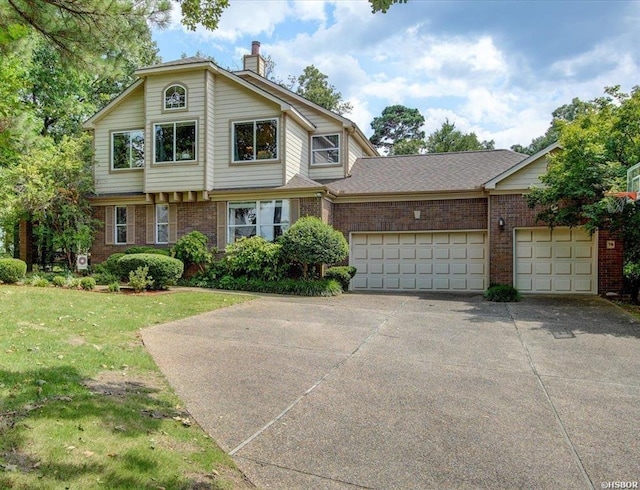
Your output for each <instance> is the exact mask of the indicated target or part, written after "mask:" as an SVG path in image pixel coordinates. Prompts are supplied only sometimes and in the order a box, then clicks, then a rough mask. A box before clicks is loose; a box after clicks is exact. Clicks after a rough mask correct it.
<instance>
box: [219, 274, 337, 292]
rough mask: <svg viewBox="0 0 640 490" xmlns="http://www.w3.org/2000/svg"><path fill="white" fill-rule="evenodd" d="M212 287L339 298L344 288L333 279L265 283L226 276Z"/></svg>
mask: <svg viewBox="0 0 640 490" xmlns="http://www.w3.org/2000/svg"><path fill="white" fill-rule="evenodd" d="M211 287H215V288H219V289H230V290H232V291H252V292H256V293H273V294H292V295H296V296H337V295H338V294H340V293H342V287H341V286H340V283H339V282H338V281H335V280H333V279H315V280H302V279H282V280H280V281H263V280H260V279H248V278H246V277H232V276H224V277H222V278H221V279H220V280H219V281H217V282H215V283H212V284H211Z"/></svg>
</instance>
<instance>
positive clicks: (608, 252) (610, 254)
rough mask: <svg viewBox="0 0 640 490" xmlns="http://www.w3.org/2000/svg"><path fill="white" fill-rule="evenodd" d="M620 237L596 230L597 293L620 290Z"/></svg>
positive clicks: (622, 253) (621, 253)
mask: <svg viewBox="0 0 640 490" xmlns="http://www.w3.org/2000/svg"><path fill="white" fill-rule="evenodd" d="M623 256H624V247H623V245H622V237H620V236H617V235H614V234H612V233H610V232H608V231H606V230H600V231H599V232H598V294H606V293H620V292H622V278H623V273H622V268H623V265H624V257H623Z"/></svg>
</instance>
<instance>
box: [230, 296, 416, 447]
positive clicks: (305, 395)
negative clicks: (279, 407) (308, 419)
mask: <svg viewBox="0 0 640 490" xmlns="http://www.w3.org/2000/svg"><path fill="white" fill-rule="evenodd" d="M408 301H409V299H408V298H407V299H405V300H404V301H403V302H402V303H401V304H400V306H398V307H397V308H396V309H395V310H393V311H392V312H391V313H389V315H387V316H386V317H385V318H384V320H382V322H380V324H379V325H377V326H376V327H374V328H373V330H372V331H371V333H370V334H369V335H368V336H367V337H366V338H365V339H364V340H363V341H362V342H360V344H358V346H357V347H356V348H355V349H354V350H353V351H352V352H351V353H350V354H348V355H347V356H345V357H344V359H342V360H340V361H338V362H337V363H336V364H335V365H334V366H333V367H332V368H331V369H330V370H329V371H328V372H327V373H326V374H325V375H324V376H322V377H321V378H320V379H319V380H318V381H316V382H315V383H314V384H313V386H311V387H310V388H309V389H308V390H306V391H305V392H304V393H303V394H302V395H300V396H299V397H298V398H296V399H295V400H294V401H293V402H292V403H291V404H290V405H289V406H288V407H286V408H285V409H284V410H283V411H282V412H280V413H279V414H278V415H276V416H275V417H274V418H273V419H272V420H270V421H269V422H267V423H266V424H265V425H264V426H262V427H261V428H260V429H258V430H257V431H256V432H254V433H253V434H252V435H251V436H249V437H248V438H247V439H245V440H244V441H242V442H241V443H240V444H238V445H237V446H236V447H235V448H233V449H232V450H231V451H230V452H229V455H230V456H235V455H236V454H237V453H238V451H240V450H241V449H242V448H244V447H245V446H246V445H247V444H249V443H250V442H251V441H253V440H254V439H255V438H256V437H258V436H259V435H260V434H262V433H263V432H264V431H265V430H267V429H268V428H269V427H271V426H272V425H273V424H275V423H276V422H277V421H278V420H280V419H281V418H282V417H284V416H285V415H286V414H287V413H289V412H290V411H291V410H292V409H293V407H295V406H296V405H297V404H298V403H300V401H302V400H303V399H304V398H305V397H307V396H308V395H309V394H310V393H312V392H313V391H314V390H315V389H316V388H317V387H318V386H320V385H321V384H322V383H323V382H324V381H325V380H326V379H327V378H328V377H329V376H331V375H332V374H333V373H335V372H336V371H337V370H338V369H339V368H340V367H341V366H342V365H343V364H344V363H345V362H347V361H348V360H349V359H351V358H352V357H353V356H355V355H356V354H358V352H359V351H360V350H361V349H362V348H363V347H364V346H365V345H367V344H368V343H369V342H370V341H371V339H373V338H374V337H375V336H376V335H378V332H379V331H380V329H381V328H382V327H383V326H384V325H385V324H386V323H387V322H388V321H389V320H390V319H391V318H392V317H393V316H395V315H396V314H397V313H398V312H399V311H400V310H401V309H402V308H403V307H404V305H405V304H407V302H408Z"/></svg>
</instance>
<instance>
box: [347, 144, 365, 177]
mask: <svg viewBox="0 0 640 490" xmlns="http://www.w3.org/2000/svg"><path fill="white" fill-rule="evenodd" d="M347 137H348V139H349V141H348V143H347V147H348V148H349V153H348V156H347V158H348V160H347V173H349V172H350V171H351V167H353V164H354V163H355V162H356V160H357V159H358V158H360V157H364V156H366V154H365V152H364V151H363V150H362V147H361V146H360V145H359V144H358V142H357V141H356V139H355V138H354V137H353V136H351V135H349V136H347Z"/></svg>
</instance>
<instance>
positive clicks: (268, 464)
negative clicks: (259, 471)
mask: <svg viewBox="0 0 640 490" xmlns="http://www.w3.org/2000/svg"><path fill="white" fill-rule="evenodd" d="M237 459H243V460H245V461H251V462H252V463H255V464H258V465H260V466H271V467H273V468H278V469H281V470H285V471H292V472H294V473H300V474H301V475H308V476H313V477H315V478H320V479H322V480H328V481H332V482H336V483H341V484H343V485H349V486H351V487H354V488H362V489H364V490H373V487H365V486H362V485H358V484H357V483H352V482H349V481H344V480H340V479H338V478H331V477H328V476H323V475H318V474H316V473H310V472H308V471H302V470H297V469H295V468H290V467H288V466H282V465H279V464H275V463H268V462H266V461H261V460H257V459H253V458H246V457H243V456H238V458H237Z"/></svg>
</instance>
